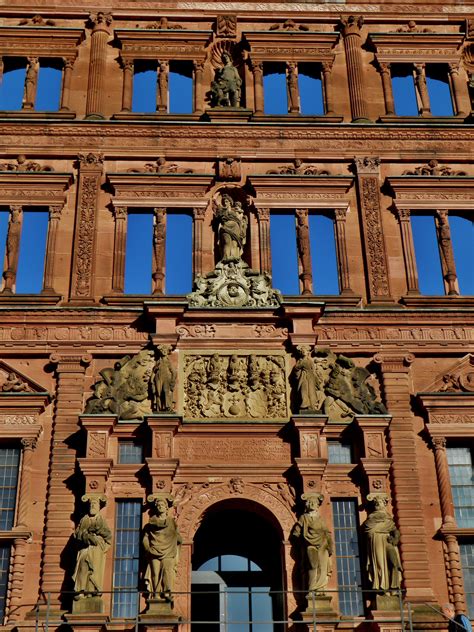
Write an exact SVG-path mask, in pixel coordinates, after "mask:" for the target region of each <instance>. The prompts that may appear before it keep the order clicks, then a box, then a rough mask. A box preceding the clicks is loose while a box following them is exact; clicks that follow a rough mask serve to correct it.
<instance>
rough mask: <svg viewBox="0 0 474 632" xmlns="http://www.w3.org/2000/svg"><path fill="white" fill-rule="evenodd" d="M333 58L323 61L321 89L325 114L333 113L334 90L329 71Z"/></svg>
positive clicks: (330, 71) (330, 70)
mask: <svg viewBox="0 0 474 632" xmlns="http://www.w3.org/2000/svg"><path fill="white" fill-rule="evenodd" d="M333 64H334V60H331V61H323V63H322V70H323V90H324V105H325V109H326V114H330V115H334V90H333V87H332V82H331V73H332V67H333Z"/></svg>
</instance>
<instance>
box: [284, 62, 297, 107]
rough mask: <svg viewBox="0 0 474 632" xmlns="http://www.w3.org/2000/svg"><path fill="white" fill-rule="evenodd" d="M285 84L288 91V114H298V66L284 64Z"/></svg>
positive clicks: (289, 63) (290, 63)
mask: <svg viewBox="0 0 474 632" xmlns="http://www.w3.org/2000/svg"><path fill="white" fill-rule="evenodd" d="M286 84H287V90H288V112H289V113H290V114H298V112H299V111H300V91H299V87H298V64H296V63H295V62H290V61H287V62H286Z"/></svg>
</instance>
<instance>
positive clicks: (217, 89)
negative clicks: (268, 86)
mask: <svg viewBox="0 0 474 632" xmlns="http://www.w3.org/2000/svg"><path fill="white" fill-rule="evenodd" d="M241 87H242V79H241V77H240V74H239V71H238V70H237V68H236V67H235V66H234V64H233V63H232V58H231V55H230V53H228V52H227V51H224V52H223V53H222V56H221V65H220V67H217V68H216V70H215V73H214V80H213V81H212V83H211V89H210V91H209V100H210V102H211V106H212V107H232V108H238V107H240V97H241Z"/></svg>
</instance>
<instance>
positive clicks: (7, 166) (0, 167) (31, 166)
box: [0, 154, 54, 171]
mask: <svg viewBox="0 0 474 632" xmlns="http://www.w3.org/2000/svg"><path fill="white" fill-rule="evenodd" d="M0 171H54V168H53V167H51V166H50V165H44V166H42V165H40V163H39V162H35V161H34V160H27V159H26V156H25V155H24V154H20V155H19V156H18V158H17V159H16V162H1V163H0Z"/></svg>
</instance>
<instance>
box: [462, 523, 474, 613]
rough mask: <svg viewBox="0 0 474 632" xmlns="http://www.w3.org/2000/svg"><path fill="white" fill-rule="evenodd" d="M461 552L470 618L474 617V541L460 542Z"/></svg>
mask: <svg viewBox="0 0 474 632" xmlns="http://www.w3.org/2000/svg"><path fill="white" fill-rule="evenodd" d="M471 524H472V523H471ZM459 552H460V553H461V566H462V571H463V578H464V591H465V594H466V605H467V610H468V615H469V618H470V619H474V543H472V542H460V543H459Z"/></svg>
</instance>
